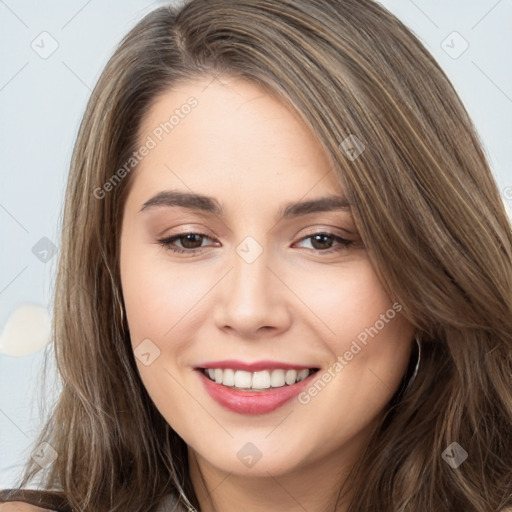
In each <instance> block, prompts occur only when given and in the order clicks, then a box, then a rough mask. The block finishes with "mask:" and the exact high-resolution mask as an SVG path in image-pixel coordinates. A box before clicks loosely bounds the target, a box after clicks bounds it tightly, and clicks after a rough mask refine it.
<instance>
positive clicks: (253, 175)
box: [0, 0, 512, 512]
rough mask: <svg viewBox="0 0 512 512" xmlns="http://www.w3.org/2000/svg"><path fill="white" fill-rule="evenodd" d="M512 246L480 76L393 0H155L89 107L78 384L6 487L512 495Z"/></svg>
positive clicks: (72, 300)
mask: <svg viewBox="0 0 512 512" xmlns="http://www.w3.org/2000/svg"><path fill="white" fill-rule="evenodd" d="M511 242H512V237H511V231H510V226H509V223H508V221H507V217H506V214H505V211H504V208H503V205H502V202H501V199H500V195H499V193H498V191H497V188H496V185H495V183H494V181H493V178H492V175H491V172H490V170H489V167H488V164H487V162H486V160H485V157H484V155H483V152H482V149H481V146H480V143H479V140H478V137H477V135H476V132H475V130H474V127H473V125H472V123H471V121H470V119H469V117H468V115H467V113H466V111H465V109H464V107H463V105H462V104H461V101H460V99H459V98H458V96H457V94H456V93H455V91H454V90H453V87H452V86H451V84H450V82H449V81H448V79H447V78H446V76H445V75H444V73H443V72H442V71H441V70H440V69H439V67H438V65H437V64H436V63H435V61H434V60H433V59H432V57H431V56H430V55H429V54H428V53H427V52H426V50H425V49H424V48H423V46H422V45H421V43H420V42H419V41H418V40H417V39H416V38H415V37H414V36H413V35H412V34H411V32H410V31H408V30H407V29H406V28H405V27H404V26H403V25H402V24H401V23H400V22H399V21H398V20H397V19H396V18H395V17H393V16H392V15H391V14H389V13H388V12H387V11H386V10H385V9H383V8H382V7H381V6H380V5H378V4H376V3H373V2H372V1H370V0H344V1H341V0H340V1H333V0H315V1H311V0H294V1H293V2H287V1H282V0H278V1H276V0H228V1H208V2H203V1H200V0H192V1H190V2H187V3H186V4H185V5H183V6H182V7H180V8H170V7H163V8H160V9H157V10H156V11H154V12H152V13H151V14H149V15H148V16H146V17H145V18H144V19H143V20H142V21H141V22H140V23H139V24H138V25H137V26H136V27H135V28H134V29H133V30H132V31H131V32H130V33H129V34H128V35H127V36H126V38H125V39H124V40H123V42H122V44H121V45H120V47H119V48H118V50H117V51H116V52H115V54H114V56H113V57H112V59H111V60H110V62H109V63H108V64H107V66H106V69H105V70H104V72H103V74H102V76H101V77H100V80H99V82H98V84H97V86H96V88H95V90H94V92H93V94H92V97H91V100H90V103H89V105H88V107H87V110H86V113H85V116H84V119H83V122H82V125H81V128H80V132H79V135H78V140H77V143H76V147H75V151H74V155H73V159H72V165H71V173H70V177H69V184H68V189H67V195H66V208H65V218H64V229H63V240H62V257H61V260H60V267H59V274H58V279H57V290H56V300H55V309H54V333H55V334H54V339H55V353H56V357H57V361H58V365H59V370H60V374H61V376H62V383H63V388H62V392H61V395H60V399H59V402H58V403H57V405H56V407H55V410H54V412H53V415H52V416H51V418H50V420H49V422H48V424H47V425H46V426H45V428H44V430H43V432H42V434H41V437H40V439H39V440H38V443H37V448H36V450H35V452H34V454H33V455H32V459H31V462H30V463H29V464H28V466H27V471H26V474H25V477H24V479H23V481H22V482H21V483H20V486H19V487H20V489H18V490H10V491H5V492H4V495H3V499H4V501H6V504H4V505H2V506H0V509H1V510H2V511H4V510H5V511H9V510H17V509H16V508H13V507H16V506H20V507H21V508H20V510H38V508H34V506H39V508H41V507H42V508H50V509H52V510H58V511H68V510H81V511H94V512H100V511H114V510H129V511H141V512H142V511H155V510H160V511H162V510H201V511H202V512H210V511H221V512H230V511H234V510H237V511H238V510H240V509H242V510H244V509H245V510H250V511H260V510H276V511H277V510H290V511H295V510H297V511H298V510H311V511H313V510H314V511H326V512H327V511H329V512H330V511H333V512H334V511H336V512H356V511H357V512H363V511H368V510H379V511H389V512H392V511H393V512H395V511H400V512H405V511H411V512H412V511H415V512H418V511H425V512H426V511H431V510H436V511H446V512H447V511H462V510H464V511H465V512H468V511H489V512H490V511H504V510H507V508H508V507H511V506H512V478H511V477H512V436H511V432H512V429H511V427H512V386H511V384H512V377H511V375H512V357H511V355H512V335H511V333H512V314H511V310H512V293H511V292H512V264H511V259H512V243H511ZM41 467H44V471H43V470H41V471H39V470H40V469H41ZM36 475H39V476H40V478H41V483H40V485H39V488H40V489H41V490H43V489H44V490H45V491H46V492H40V491H27V490H23V489H24V488H26V487H27V485H28V484H29V483H31V482H32V481H33V479H34V477H35V476H36ZM16 502H18V505H14V503H16ZM20 502H21V503H25V504H26V505H20ZM27 504H31V505H27ZM23 507H25V508H23ZM175 507H176V508H175Z"/></svg>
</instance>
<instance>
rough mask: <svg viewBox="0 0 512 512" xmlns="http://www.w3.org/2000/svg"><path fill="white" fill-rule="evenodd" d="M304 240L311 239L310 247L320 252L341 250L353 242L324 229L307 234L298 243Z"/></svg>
mask: <svg viewBox="0 0 512 512" xmlns="http://www.w3.org/2000/svg"><path fill="white" fill-rule="evenodd" d="M305 240H311V246H312V247H311V249H312V250H314V251H318V252H320V253H322V254H325V253H331V252H335V251H341V250H343V249H345V248H346V247H348V246H349V245H351V244H353V243H354V242H353V241H352V240H346V239H345V238H342V237H341V236H338V235H335V234H334V233H329V232H324V231H322V232H320V233H314V234H311V235H308V236H306V237H304V238H302V239H301V240H300V242H299V243H301V242H303V241H305ZM333 244H335V245H333Z"/></svg>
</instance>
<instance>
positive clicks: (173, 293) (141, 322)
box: [121, 248, 214, 344]
mask: <svg viewBox="0 0 512 512" xmlns="http://www.w3.org/2000/svg"><path fill="white" fill-rule="evenodd" d="M154 251H155V249H154V248H152V249H151V250H150V251H148V250H146V251H139V252H138V253H137V251H134V252H131V251H128V250H127V251H126V254H125V255H124V256H123V257H122V267H121V280H122V286H123V296H124V300H125V305H126V313H127V318H128V325H129V328H130V334H131V338H132V343H133V344H137V343H138V342H140V341H141V340H142V339H144V338H150V339H155V340H163V339H168V337H169V336H172V335H174V336H173V338H175V335H176V333H177V332H180V330H181V327H182V326H184V325H185V324H186V323H187V322H190V319H191V318H192V317H193V316H194V310H195V309H196V307H197V305H199V303H200V302H201V299H202V298H203V297H204V296H205V294H206V293H207V292H208V290H209V289H210V288H211V287H212V285H213V283H214V281H212V278H211V277H212V276H210V275H209V274H208V273H207V272H201V271H198V270H197V269H196V271H194V272H193V273H191V272H190V271H189V270H187V269H186V266H185V265H179V264H175V265H170V264H169V261H168V259H166V254H165V252H164V250H163V249H162V250H161V253H160V254H159V256H158V257H157V258H155V256H154ZM199 309H200V308H199ZM178 339H179V338H178Z"/></svg>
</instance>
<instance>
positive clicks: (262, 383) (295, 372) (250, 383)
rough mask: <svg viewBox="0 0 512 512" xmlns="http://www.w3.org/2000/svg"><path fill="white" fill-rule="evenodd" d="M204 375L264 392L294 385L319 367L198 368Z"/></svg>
mask: <svg viewBox="0 0 512 512" xmlns="http://www.w3.org/2000/svg"><path fill="white" fill-rule="evenodd" d="M198 370H199V371H201V372H202V373H203V375H204V376H205V377H206V378H207V379H209V380H211V381H212V382H215V383H216V384H220V385H222V386H224V387H227V388H230V389H236V390H238V391H255V392H264V391H268V390H270V389H279V388H282V387H285V386H293V385H294V384H297V383H298V382H302V381H303V380H305V379H307V378H308V377H309V376H310V375H312V374H313V373H316V372H317V371H318V370H319V369H318V368H296V369H284V368H277V369H268V370H260V371H257V372H250V371H246V370H236V369H234V368H198Z"/></svg>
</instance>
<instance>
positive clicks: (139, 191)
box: [120, 77, 413, 512]
mask: <svg viewBox="0 0 512 512" xmlns="http://www.w3.org/2000/svg"><path fill="white" fill-rule="evenodd" d="M190 96H194V97H195V98H196V99H197V101H198V105H197V107H196V108H195V109H193V110H192V111H191V113H190V114H189V115H187V116H185V117H184V118H183V119H181V120H180V122H179V124H178V125H177V126H175V127H174V129H173V131H172V132H170V133H169V134H168V135H166V136H165V137H163V139H162V141H161V142H159V143H158V145H157V146H156V147H155V148H154V149H152V150H151V151H150V152H149V154H148V155H147V156H145V157H144V158H143V160H142V161H141V162H140V164H139V166H138V168H137V169H136V170H135V171H133V175H132V176H131V177H130V179H132V180H133V182H132V183H131V185H132V186H131V189H130V192H129V194H128V197H127V200H126V203H125V207H124V215H123V224H122V234H121V256H120V268H121V281H122V289H123V295H124V301H125V305H126V313H127V318H128V325H129V329H130V335H131V340H132V345H133V347H134V349H135V348H136V347H137V346H138V345H139V344H140V343H141V342H142V341H143V340H145V339H149V340H151V342H150V343H152V344H154V345H151V346H152V347H158V349H159V351H160V353H159V355H158V357H156V359H154V360H153V361H152V362H151V364H149V365H147V366H146V365H145V364H143V363H142V362H141V361H140V360H139V359H138V358H137V365H138V369H139V372H140V375H141V378H142V380H143V383H144V385H145V387H146V388H147V390H148V392H149V394H150V396H151V398H152V399H153V401H154V403H155V404H156V406H157V407H158V409H159V410H160V412H161V413H162V415H163V416H164V417H165V418H166V420H167V421H168V422H169V424H170V425H171V426H172V427H173V428H174V430H175V431H176V432H177V433H178V434H179V435H180V436H181V437H182V438H183V439H184V440H185V442H186V443H187V445H188V447H189V462H190V467H191V469H190V474H191V477H192V481H193V484H194V488H195V489H196V492H197V494H198V496H199V500H200V504H201V510H202V511H206V512H209V511H213V510H217V511H222V512H234V511H237V512H238V511H240V510H245V511H250V512H259V511H266V512H268V511H269V510H271V511H274V510H276V511H277V510H288V511H299V510H300V511H303V510H304V509H305V510H315V511H318V512H321V511H325V512H327V511H329V512H332V511H333V510H335V505H334V504H335V501H336V496H337V493H338V490H339V488H340V484H341V483H342V482H343V481H344V479H345V478H346V475H347V472H348V470H349V469H350V468H351V467H352V465H353V464H354V462H355V461H356V460H357V458H358V457H359V456H360V454H361V451H362V450H363V449H364V447H365V446H366V443H367V440H368V438H369V436H370V434H371V432H372V429H373V428H374V426H375V424H376V422H377V420H378V419H379V417H380V416H381V414H382V411H383V409H384V407H385V405H386V403H387V402H388V401H389V400H390V398H391V397H392V395H393V393H394V392H395V391H396V389H397V388H398V385H399V383H400V379H401V378H402V376H403V374H404V372H405V371H406V366H407V362H408V360H409V356H410V350H411V342H412V339H413V331H412V328H411V326H410V325H409V324H408V322H407V321H406V320H405V319H404V318H403V316H402V315H401V314H397V315H396V316H395V317H394V318H393V320H390V321H389V322H387V323H386V324H385V327H384V328H382V329H381V330H380V331H379V332H378V334H377V335H375V336H374V337H373V338H369V342H368V343H367V345H366V346H363V348H362V350H361V351H360V352H359V353H357V355H355V356H354V357H353V359H352V360H351V361H349V362H348V364H347V365H346V366H345V367H344V368H343V370H342V371H340V372H338V373H336V376H335V377H334V378H333V379H332V380H331V382H329V383H328V384H327V385H326V386H325V387H324V388H323V389H322V391H321V392H320V393H318V395H317V396H315V397H313V398H311V400H310V402H309V403H307V404H305V405H303V404H300V403H299V402H298V401H297V400H296V399H294V400H292V401H290V402H288V403H287V404H285V405H284V406H282V407H281V408H279V409H277V410H276V411H273V412H271V413H268V414H263V415H259V416H248V415H243V414H238V413H235V412H232V411H230V410H227V409H225V408H223V407H222V406H221V405H219V404H217V402H215V401H214V400H213V399H212V398H210V396H209V395H208V394H207V392H206V391H205V389H204V387H203V385H202V382H201V379H200V378H199V375H198V374H197V372H196V371H195V370H194V367H195V366H196V365H198V364H199V363H201V362H205V361H213V360H221V359H237V360H241V361H247V362H251V361H256V360H263V359H265V360H268V359H271V360H279V361H285V362H289V363H296V364H305V365H307V366H309V367H318V368H321V370H320V371H319V372H318V374H317V375H322V373H323V372H325V371H326V370H327V369H328V368H329V367H332V365H333V362H334V361H335V360H336V357H337V356H338V355H343V354H344V353H345V352H346V351H347V350H349V348H350V346H351V343H352V341H353V340H355V339H356V337H357V336H358V334H360V333H361V332H362V331H364V329H365V328H368V327H370V326H373V325H374V324H375V322H376V320H378V319H379V317H380V315H382V314H384V313H385V312H386V311H387V310H389V309H390V308H392V302H391V300H390V298H389V296H388V294H387V293H386V291H385V290H384V288H383V286H382V284H381V282H380V281H379V279H378V278H377V275H376V272H375V270H374V268H373V266H372V264H371V262H370V259H369V255H368V253H367V250H366V249H365V247H364V245H363V244H362V242H361V239H360V238H359V235H358V233H357V229H356V225H355V223H354V219H353V218H352V215H351V212H350V209H345V210H337V211H330V212H316V213H310V214H307V215H303V216H300V217H297V218H292V219H286V220H280V221H277V220H276V219H277V216H278V214H279V209H280V208H281V206H282V205H283V204H285V203H288V202H294V201H303V200H309V199H316V198H318V197H323V196H332V195H339V196H342V195H344V194H343V189H342V188H341V186H340V184H339V183H338V181H337V179H336V176H335V174H334V173H333V172H332V166H331V162H330V160H329V157H328V156H327V154H326V153H325V152H324V151H323V149H322V147H321V146H320V144H319V142H318V141H317V140H316V139H315V137H314V136H313V134H312V132H311V131H310V130H309V129H308V128H307V127H306V125H305V124H304V123H303V122H302V121H301V120H300V118H299V117H298V116H297V115H296V114H295V113H294V112H293V111H292V110H291V109H290V108H289V107H287V106H286V105H285V104H284V103H282V102H281V101H279V100H278V99H276V98H274V97H271V96H269V95H268V94H266V93H265V92H264V91H262V90H261V89H259V88H258V87H257V86H256V85H253V84H251V83H249V82H246V81H244V80H241V79H235V78H232V77H223V78H221V79H220V78H219V79H216V80H213V81H212V80H211V78H209V77H208V78H206V77H205V78H204V79H201V80H198V81H194V82H192V81H191V82H186V83H183V84H180V86H179V87H175V88H174V89H172V90H169V91H167V92H166V93H165V94H163V95H162V96H160V97H159V98H158V99H157V101H156V102H155V104H154V105H153V107H152V108H151V109H150V110H149V111H148V112H147V114H146V116H145V119H144V120H143V123H142V126H141V130H140V141H141V143H142V142H143V141H145V140H146V138H147V137H148V135H151V133H152V131H153V130H154V129H155V127H157V126H158V125H159V124H160V123H161V122H163V121H165V120H166V119H168V118H169V112H172V111H174V109H176V108H179V107H180V106H181V105H183V104H184V103H186V101H187V99H188V98H189V97H190ZM170 189H175V190H180V191H183V192H194V193H200V194H205V195H208V196H212V197H214V198H216V199H217V200H218V201H219V203H220V204H221V205H222V206H223V208H224V210H225V214H224V216H222V217H221V216H217V215H212V214H207V213H200V212H198V211H194V210H190V209H186V208H183V207H176V206H160V207H154V208H147V209H145V210H143V211H140V210H141V208H142V205H143V204H144V203H145V202H146V201H147V200H148V199H149V198H151V197H152V196H154V195H155V194H157V193H158V192H161V191H164V190H170ZM325 231H328V232H330V233H333V234H334V236H335V237H336V236H339V237H341V238H344V239H347V240H350V241H351V242H352V244H351V245H348V246H345V245H343V244H340V243H339V242H338V241H337V239H336V238H332V239H330V238H327V242H326V241H325V240H321V242H322V244H323V245H322V244H319V243H316V245H315V239H313V238H311V236H312V235H314V234H317V233H319V232H325ZM190 232H198V233H205V234H207V237H205V238H202V239H201V238H199V240H197V239H196V240H195V241H196V245H195V247H201V244H202V247H201V249H200V250H202V252H199V253H196V254H193V255H190V254H177V253H173V252H171V251H170V250H168V249H166V248H164V247H163V246H161V245H160V244H159V242H158V239H161V238H164V237H170V236H172V235H174V236H175V235H178V234H183V233H190ZM247 236H251V237H253V238H254V239H255V240H256V241H257V242H258V244H260V246H261V248H262V250H263V252H262V254H261V255H260V256H259V257H258V258H257V259H256V260H255V261H254V262H252V263H247V262H246V261H244V259H243V258H242V257H240V256H239V254H238V253H237V251H236V248H237V246H238V245H239V244H240V242H242V241H243V240H244V239H245V238H246V237H247ZM308 236H309V238H307V237H308ZM186 242H187V240H184V239H183V238H181V239H177V240H176V241H175V242H174V244H175V246H176V247H181V248H183V247H194V246H191V245H190V243H189V245H188V246H186V245H185V244H186ZM329 248H331V249H332V248H335V249H339V250H336V251H334V252H330V253H325V251H326V250H328V249H329ZM248 442H251V443H253V444H254V445H255V446H256V447H257V448H258V450H259V451H260V452H261V454H262V457H261V459H260V460H259V461H258V462H257V463H256V464H255V465H253V466H252V467H247V466H246V465H244V464H243V463H242V462H241V460H240V459H239V458H238V457H237V452H238V451H239V450H240V449H241V448H242V447H243V446H244V445H245V444H246V443H248ZM201 475H202V477H203V478H204V481H205V484H206V488H207V490H205V489H204V487H203V485H202V482H201ZM349 497H350V492H349V494H348V495H347V498H346V499H345V500H340V502H339V504H338V508H337V509H336V510H338V511H343V510H346V507H347V500H348V498H349Z"/></svg>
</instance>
